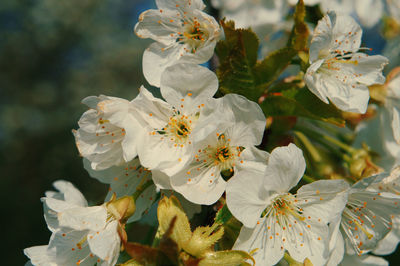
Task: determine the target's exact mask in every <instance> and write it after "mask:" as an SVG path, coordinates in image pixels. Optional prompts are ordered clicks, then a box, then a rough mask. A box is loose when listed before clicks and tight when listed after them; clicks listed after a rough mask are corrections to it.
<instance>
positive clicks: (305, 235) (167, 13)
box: [24, 0, 400, 265]
mask: <svg viewBox="0 0 400 266" xmlns="http://www.w3.org/2000/svg"><path fill="white" fill-rule="evenodd" d="M213 2H214V4H215V5H216V6H219V7H221V6H222V5H223V4H224V3H225V2H229V1H213ZM239 2H240V4H239ZM242 2H243V3H242ZM271 2H272V3H274V5H275V8H276V9H277V10H280V11H277V12H278V13H275V12H272V11H271V10H269V12H270V14H275V15H276V16H277V17H279V19H282V17H281V16H278V14H283V12H282V11H281V10H283V8H284V7H285V6H286V3H284V1H271ZM309 2H312V1H309ZM314 2H316V1H314ZM314 2H313V3H314ZM322 2H323V1H322ZM358 2H359V1H356V3H358ZM156 3H157V8H158V9H151V10H147V11H145V12H143V13H142V14H141V15H140V17H139V22H138V23H137V24H136V26H135V33H136V34H137V36H139V37H141V38H151V39H153V40H154V41H155V42H154V43H152V44H151V45H150V46H149V47H148V48H147V49H146V50H145V52H144V54H143V73H144V76H145V78H146V79H147V81H148V82H149V83H150V84H151V85H153V86H156V87H158V88H159V91H160V93H161V96H162V98H157V97H155V96H153V94H152V93H151V92H150V91H149V90H148V89H146V88H145V87H144V86H142V87H141V88H140V90H139V94H138V95H137V96H136V97H135V98H134V99H133V100H131V101H129V100H126V99H122V98H117V97H110V96H105V95H100V96H90V97H87V98H85V99H84V100H83V101H82V102H83V103H84V104H85V105H87V107H88V108H89V109H88V110H87V111H86V112H85V113H84V114H83V115H82V117H81V118H80V119H79V121H78V125H79V128H78V129H77V130H74V131H73V134H74V137H75V140H76V146H77V148H78V150H79V153H80V155H81V156H82V157H83V162H84V167H85V169H86V170H87V171H88V173H89V174H90V176H92V177H93V178H96V179H98V180H99V181H101V182H103V183H106V184H109V185H110V189H109V193H108V195H107V196H106V200H105V202H104V203H103V204H102V205H100V206H88V203H87V201H86V199H85V198H84V196H83V195H82V194H81V193H80V192H79V190H78V189H77V188H75V187H74V186H73V185H72V184H70V183H69V182H67V181H57V182H55V183H54V187H55V188H56V189H57V190H58V191H55V192H54V191H49V192H46V195H45V197H43V198H42V202H43V204H44V213H45V220H46V222H47V225H48V228H49V230H50V231H51V233H52V236H51V238H50V241H49V243H48V245H44V246H35V247H30V248H27V249H25V250H24V252H25V254H26V255H27V256H28V257H29V259H30V262H31V263H32V264H33V265H95V264H96V263H97V264H98V265H115V264H116V263H117V260H118V258H119V255H120V251H121V250H123V248H124V246H126V243H127V238H128V236H127V234H126V232H125V224H127V223H131V222H134V221H138V220H140V219H141V218H142V216H143V215H144V214H145V213H147V212H148V210H149V209H150V207H151V206H152V205H153V204H155V203H156V202H157V201H158V199H159V198H160V194H162V195H171V194H172V193H173V194H174V195H175V196H177V197H178V198H179V200H180V202H181V203H182V205H183V208H184V209H185V211H186V213H188V215H189V217H191V216H192V215H193V213H196V212H199V211H200V205H213V204H216V203H217V202H219V201H221V199H223V201H224V202H225V200H226V205H227V207H228V209H229V211H230V212H231V214H232V215H233V217H234V218H235V219H237V220H238V221H240V222H241V223H242V224H243V226H242V228H241V230H240V233H239V236H238V238H237V239H236V241H235V243H234V246H233V248H232V249H234V250H242V251H245V252H248V254H251V255H252V257H253V258H254V260H255V263H256V264H257V265H275V264H277V263H279V262H280V261H281V260H282V258H284V257H285V256H286V255H285V254H288V255H289V256H290V258H291V259H293V260H295V261H298V262H301V263H303V262H304V263H305V262H306V261H308V262H310V263H311V264H312V265H338V264H340V263H341V262H342V260H343V259H344V260H343V261H344V262H343V263H345V261H351V260H354V261H362V260H364V261H367V260H370V261H374V262H373V263H376V264H379V263H380V260H381V259H380V258H377V257H372V256H370V255H365V254H368V253H372V252H373V253H375V254H378V255H383V254H389V253H391V252H393V249H394V248H395V246H396V245H397V243H398V242H399V240H400V231H399V228H400V223H399V221H400V208H399V207H400V206H399V205H400V196H399V195H400V187H399V185H400V184H399V182H400V180H399V179H400V170H399V168H393V166H395V163H393V164H392V165H391V167H390V168H393V170H392V171H388V172H386V173H381V174H378V175H373V176H370V177H367V178H362V179H360V180H359V181H358V182H353V183H351V182H348V180H345V179H336V180H335V179H326V180H317V181H313V182H308V181H304V180H305V179H306V178H307V177H306V178H305V179H303V176H304V174H305V171H306V160H305V158H304V156H303V152H302V150H301V149H300V148H299V147H297V146H296V145H295V144H293V143H291V144H288V145H287V146H279V145H275V146H277V147H276V148H274V149H273V150H272V151H271V152H270V153H268V152H267V151H264V150H262V149H260V148H258V147H257V146H259V145H260V144H261V143H262V141H263V136H264V134H265V130H266V121H267V119H266V117H265V115H264V113H263V110H262V109H261V108H260V106H259V104H258V103H256V102H253V101H250V100H248V99H247V98H246V97H244V96H241V95H238V94H234V93H230V94H226V95H224V96H223V97H219V98H216V96H215V95H216V93H217V91H218V89H219V81H218V77H217V75H216V74H215V73H214V72H213V71H211V70H209V69H208V68H207V67H204V66H202V65H199V64H202V63H204V62H206V61H208V60H209V59H210V58H211V57H212V56H213V54H214V48H215V46H216V43H217V41H218V40H219V38H220V36H221V35H222V34H221V28H220V27H219V24H218V23H217V22H216V20H215V19H214V18H213V17H211V16H210V15H208V14H206V13H205V12H204V11H203V10H204V8H205V5H204V4H203V2H202V0H173V1H169V0H156ZM237 4H238V6H241V5H246V3H245V1H237ZM356 6H358V5H356ZM357 10H358V9H357ZM225 11H226V12H232V9H231V10H225ZM264 11H265V10H264ZM364 11H365V10H364ZM241 12H242V13H241V14H238V15H237V17H238V19H239V18H240V17H241V16H242V14H243V12H245V10H244V9H242V10H241ZM252 12H255V13H257V11H256V10H254V9H252ZM265 12H266V13H265V14H269V13H268V12H267V11H265ZM227 14H229V13H227ZM257 14H258V13H257ZM265 14H264V13H263V14H258V15H259V16H260V17H262V18H266V15H265ZM360 14H362V12H361V11H360ZM247 15H248V14H247ZM247 15H246V16H247ZM267 18H268V19H270V20H274V17H273V16H268V17H267ZM253 19H255V20H257V17H256V16H253ZM267 23H270V21H268V22H267ZM272 23H273V22H272ZM361 37H362V29H361V27H360V26H359V25H358V24H357V22H356V21H355V20H354V19H353V18H351V17H350V16H348V15H339V14H336V13H335V12H334V11H331V12H329V13H328V14H327V15H325V16H324V17H323V18H322V19H321V20H320V21H319V22H318V24H317V26H316V28H315V29H314V33H313V37H312V39H311V44H310V50H309V66H308V68H307V70H306V71H305V73H304V82H305V84H306V85H307V87H308V89H309V90H310V91H311V92H312V93H313V94H314V95H316V96H317V97H318V98H319V99H320V100H321V101H323V102H325V103H327V104H329V103H330V102H331V103H332V104H333V105H335V106H336V107H337V108H338V109H340V110H342V111H347V112H355V113H365V112H366V110H367V107H368V101H369V98H370V93H369V89H368V86H370V85H373V84H386V85H385V86H386V87H389V88H391V90H389V92H388V94H389V96H387V97H386V98H385V99H387V100H386V102H385V105H384V106H385V108H386V109H385V110H384V111H383V113H382V115H383V116H386V117H389V118H388V119H381V121H386V122H388V121H389V122H390V127H391V130H387V132H385V134H389V135H390V137H391V138H392V139H393V141H394V142H396V143H397V147H400V133H399V132H400V122H399V121H400V118H399V116H400V114H399V109H398V108H399V106H398V98H399V97H400V96H399V93H398V89H399V88H400V86H399V78H398V77H399V76H395V77H394V78H393V79H391V80H390V83H389V84H387V83H385V78H384V76H383V75H382V70H383V68H384V66H385V65H386V64H387V63H388V59H387V58H385V57H383V56H380V55H373V56H369V55H367V54H366V53H364V51H366V50H367V48H363V47H360V46H361ZM382 86H384V85H382ZM396 91H397V92H396ZM365 127H366V126H365ZM359 130H360V131H361V129H359ZM384 148H387V149H390V143H387V145H386V146H384ZM399 155H400V152H399V149H398V150H397V154H394V155H393V156H394V157H396V158H397V159H398V160H396V163H398V162H399V161H400V159H399ZM389 170H390V169H389ZM308 180H309V179H308ZM304 183H308V184H304ZM159 219H160V218H159ZM170 219H172V217H170ZM249 261H250V260H249ZM132 265H133V264H132ZM135 265H136V264H135ZM210 265H211V264H210ZM379 265H380V264H379Z"/></svg>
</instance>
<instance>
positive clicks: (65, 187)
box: [53, 180, 88, 207]
mask: <svg viewBox="0 0 400 266" xmlns="http://www.w3.org/2000/svg"><path fill="white" fill-rule="evenodd" d="M53 186H54V187H55V188H56V189H57V190H58V191H60V194H62V195H63V199H64V201H65V202H67V203H69V204H72V205H76V206H82V207H86V206H87V205H88V204H87V201H86V199H85V197H84V196H83V195H82V193H81V192H80V191H79V190H78V189H77V188H76V187H75V186H74V185H73V184H72V183H71V182H68V181H64V180H57V181H55V182H54V183H53Z"/></svg>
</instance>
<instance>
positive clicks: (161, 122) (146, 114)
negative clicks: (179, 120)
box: [132, 86, 173, 129]
mask: <svg viewBox="0 0 400 266" xmlns="http://www.w3.org/2000/svg"><path fill="white" fill-rule="evenodd" d="M132 105H133V106H134V108H135V110H136V113H137V116H138V117H140V118H138V120H139V122H140V123H141V124H142V126H143V127H146V126H150V127H151V128H153V129H154V128H162V127H164V126H165V125H166V124H167V123H168V120H169V117H170V116H171V115H172V114H173V111H172V106H171V105H170V104H169V103H167V102H164V101H163V100H161V99H159V98H156V97H154V96H153V94H151V92H150V91H148V90H147V89H146V88H145V87H143V86H142V87H141V88H140V91H139V95H138V96H137V97H136V98H135V99H134V100H133V101H132Z"/></svg>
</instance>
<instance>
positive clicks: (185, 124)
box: [153, 111, 199, 146]
mask: <svg viewBox="0 0 400 266" xmlns="http://www.w3.org/2000/svg"><path fill="white" fill-rule="evenodd" d="M198 116H199V114H195V115H194V116H192V115H184V114H181V113H180V111H175V113H174V114H173V115H172V116H171V117H170V118H169V121H168V124H167V125H166V126H165V127H163V128H162V129H161V130H156V131H154V133H153V134H155V132H157V133H158V134H160V135H165V136H163V138H164V137H165V138H169V140H171V141H172V142H174V143H175V145H178V144H179V145H180V146H182V145H184V144H185V143H186V142H188V139H189V136H190V133H191V132H192V128H193V125H194V122H195V121H196V120H197V118H198ZM189 144H190V143H189Z"/></svg>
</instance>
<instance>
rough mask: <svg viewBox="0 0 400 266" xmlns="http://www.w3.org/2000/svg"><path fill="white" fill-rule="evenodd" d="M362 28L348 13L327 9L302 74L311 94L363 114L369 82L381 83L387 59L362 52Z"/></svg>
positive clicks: (366, 103) (345, 109)
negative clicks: (339, 13) (307, 64)
mask: <svg viewBox="0 0 400 266" xmlns="http://www.w3.org/2000/svg"><path fill="white" fill-rule="evenodd" d="M361 35H362V30H361V27H360V26H359V25H358V24H357V23H356V22H355V21H354V19H352V18H351V17H349V16H344V15H343V16H342V15H338V16H336V13H335V12H329V13H328V15H326V16H324V17H323V19H322V20H320V21H319V22H318V25H317V27H316V28H315V31H314V36H313V38H312V40H311V46H310V63H311V66H310V67H309V68H308V69H307V73H306V75H305V77H304V79H305V82H306V84H307V86H308V88H309V89H310V91H311V92H312V93H314V94H315V95H316V96H318V98H320V99H321V100H322V101H323V102H325V103H329V101H328V99H329V100H330V101H331V102H332V103H333V104H335V105H336V106H337V107H338V108H339V109H341V110H344V111H349V112H355V113H365V111H366V109H367V105H368V100H369V91H368V87H367V86H368V85H372V84H382V83H383V82H384V81H385V78H384V77H383V75H382V73H381V72H382V69H383V67H384V66H385V65H386V64H387V63H388V60H387V58H385V57H383V56H380V55H374V56H368V55H366V54H364V53H361V52H360V50H361V49H362V48H360V44H361Z"/></svg>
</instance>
